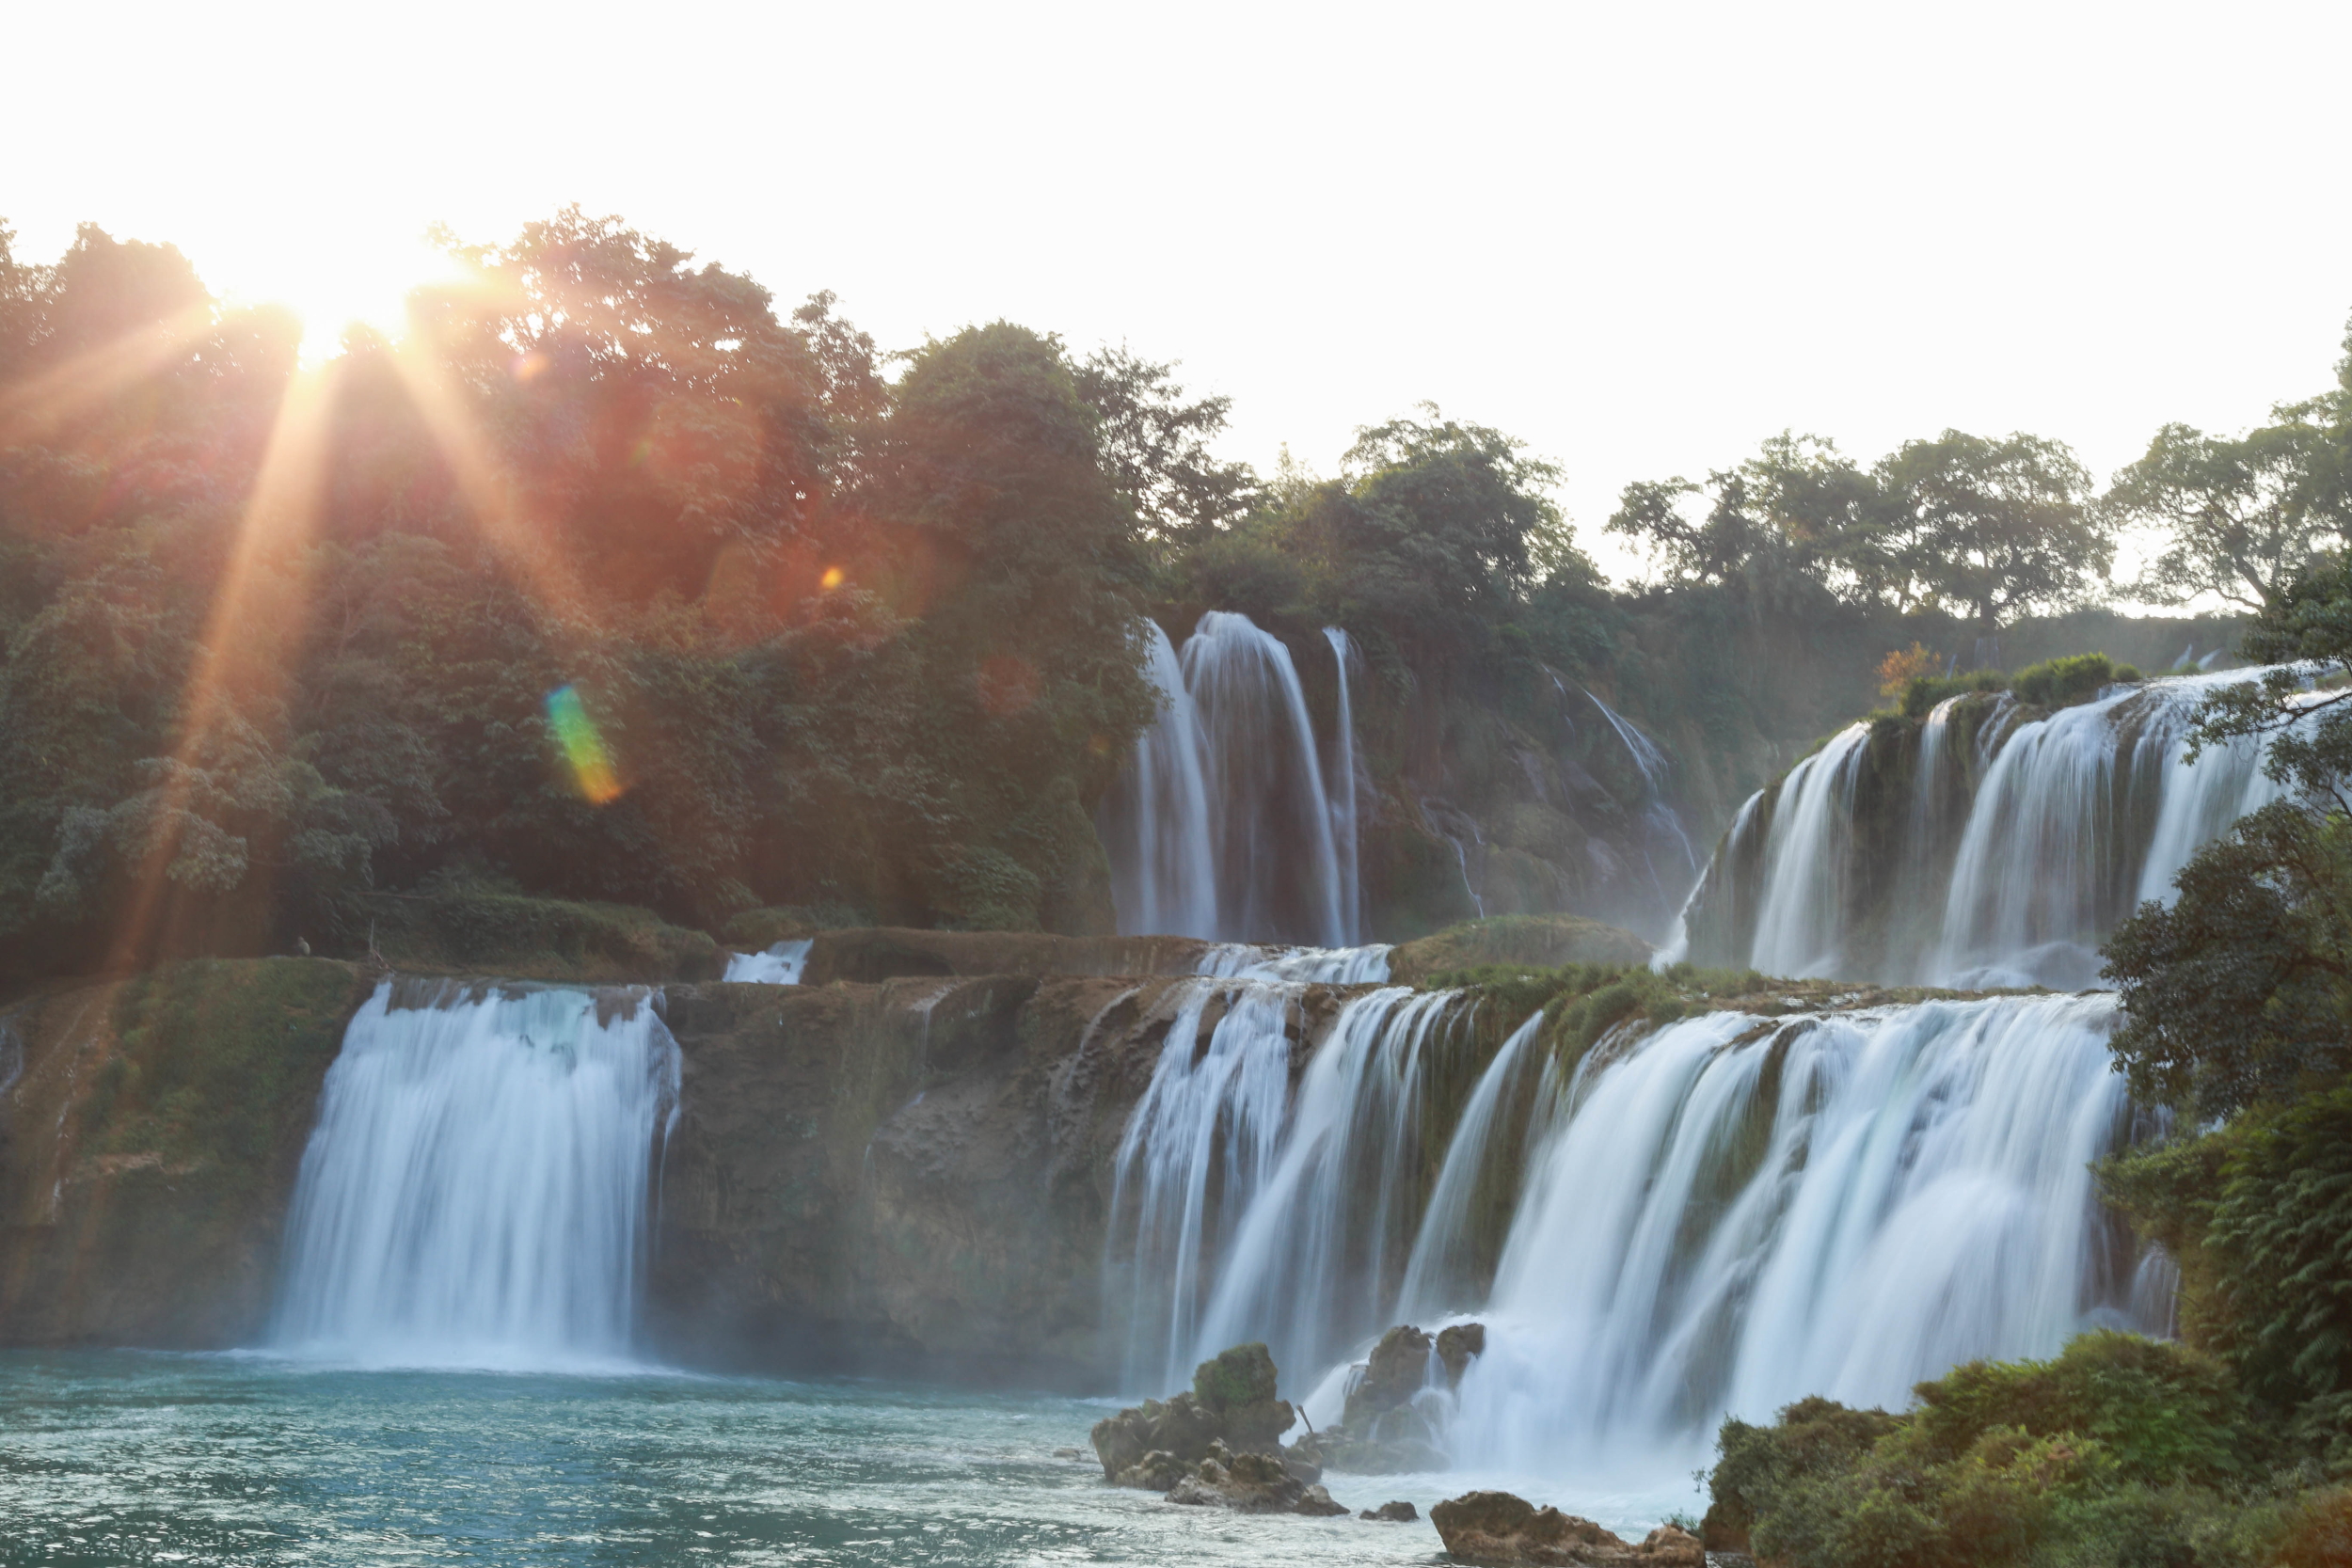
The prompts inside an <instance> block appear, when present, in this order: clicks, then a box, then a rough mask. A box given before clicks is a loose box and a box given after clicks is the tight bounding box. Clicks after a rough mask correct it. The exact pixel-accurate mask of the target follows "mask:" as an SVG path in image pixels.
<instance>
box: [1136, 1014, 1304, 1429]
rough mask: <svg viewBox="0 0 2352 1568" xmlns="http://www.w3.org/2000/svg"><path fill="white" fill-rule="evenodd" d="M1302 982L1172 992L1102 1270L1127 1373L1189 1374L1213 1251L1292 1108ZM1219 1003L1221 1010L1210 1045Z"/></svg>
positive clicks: (1140, 1378) (1151, 1378) (1263, 1169)
mask: <svg viewBox="0 0 2352 1568" xmlns="http://www.w3.org/2000/svg"><path fill="white" fill-rule="evenodd" d="M1303 989H1304V988H1303V987H1300V986H1297V985H1292V984H1286V983H1279V982H1269V981H1252V982H1244V983H1237V984H1236V983H1227V984H1219V983H1216V982H1214V981H1210V980H1197V981H1193V982H1190V983H1189V984H1187V985H1185V986H1184V987H1182V988H1181V989H1179V990H1176V991H1175V992H1173V996H1174V1010H1173V1015H1172V1016H1171V1018H1170V1019H1169V1021H1168V1038H1167V1043H1166V1044H1165V1045H1164V1046H1163V1047H1162V1048H1161V1051H1160V1057H1159V1061H1158V1063H1157V1064H1156V1065H1155V1067H1154V1068H1153V1069H1152V1082H1151V1085H1149V1086H1148V1087H1147V1088H1146V1089H1145V1090H1144V1092H1143V1098H1142V1099H1141V1100H1139V1101H1136V1107H1135V1109H1134V1110H1133V1111H1131V1112H1129V1113H1128V1117H1127V1127H1126V1131H1125V1132H1124V1133H1123V1134H1122V1135H1121V1136H1120V1144H1119V1152H1118V1155H1117V1157H1116V1161H1115V1164H1114V1169H1115V1171H1116V1175H1115V1177H1114V1185H1113V1187H1112V1191H1111V1224H1112V1230H1111V1232H1110V1235H1111V1239H1112V1242H1111V1244H1116V1243H1117V1242H1118V1240H1119V1239H1120V1237H1119V1227H1120V1226H1121V1225H1122V1223H1125V1222H1126V1221H1127V1217H1128V1215H1129V1213H1130V1210H1131V1207H1132V1215H1133V1218H1132V1235H1131V1237H1129V1238H1128V1243H1129V1244H1128V1251H1127V1256H1126V1257H1125V1258H1124V1259H1105V1263H1104V1282H1105V1288H1106V1290H1107V1291H1109V1292H1110V1293H1111V1294H1112V1296H1113V1297H1114V1298H1118V1297H1123V1298H1124V1299H1123V1300H1117V1299H1114V1301H1113V1302H1112V1309H1113V1311H1114V1312H1116V1311H1118V1310H1120V1308H1122V1307H1123V1309H1124V1312H1125V1316H1126V1321H1127V1325H1128V1351H1127V1357H1126V1363H1127V1370H1126V1375H1127V1381H1128V1383H1129V1385H1130V1386H1135V1387H1151V1388H1155V1389H1157V1388H1163V1387H1174V1386H1179V1385H1181V1384H1182V1383H1183V1382H1184V1379H1185V1378H1186V1377H1188V1376H1189V1375H1190V1374H1191V1370H1192V1362H1191V1361H1190V1360H1188V1359H1186V1357H1187V1356H1188V1355H1189V1354H1190V1352H1191V1349H1192V1345H1193V1342H1194V1338H1195V1335H1196V1332H1197V1330H1198V1328H1199V1324H1200V1307H1201V1303H1202V1297H1203V1295H1204V1288H1203V1280H1204V1277H1205V1275H1206V1272H1207V1271H1208V1270H1209V1269H1211V1268H1212V1267H1213V1265H1214V1250H1215V1248H1216V1245H1217V1244H1218V1243H1219V1242H1220V1240H1221V1238H1223V1237H1224V1236H1226V1235H1228V1234H1229V1233H1230V1232H1231V1230H1232V1227H1233V1225H1234V1223H1235V1222H1236V1221H1237V1220H1238V1219H1239V1217H1240V1214H1241V1212H1242V1210H1243V1209H1244V1208H1245V1207H1246V1206H1247V1204H1248V1198H1249V1196H1250V1195H1252V1194H1253V1193H1255V1192H1256V1191H1257V1189H1258V1186H1259V1184H1260V1183H1261V1182H1262V1181H1263V1180H1264V1177H1265V1175H1266V1173H1267V1172H1268V1171H1270V1170H1272V1169H1273V1167H1274V1160H1275V1155H1276V1151H1277V1149H1278V1148H1279V1144H1280V1141H1281V1137H1282V1133H1283V1131H1284V1126H1285V1123H1286V1121H1287V1119H1288V1113H1289V1108H1290V1083H1291V1039H1290V1037H1291V1032H1292V1029H1293V1027H1294V1020H1295V1015H1296V1012H1297V1001H1298V998H1299V996H1300V995H1301V993H1302V991H1303ZM1212 1004H1215V1005H1217V1006H1221V1007H1222V1009H1223V1012H1222V1015H1221V1016H1220V1017H1218V1018H1217V1019H1216V1023H1215V1024H1214V1026H1211V1027H1210V1031H1209V1036H1208V1039H1207V1041H1206V1043H1205V1045H1204V1044H1203V1042H1202V1040H1201V1030H1202V1028H1203V1026H1204V1025H1205V1024H1206V1022H1207V1018H1208V1013H1209V1008H1210V1006H1211V1005H1212Z"/></svg>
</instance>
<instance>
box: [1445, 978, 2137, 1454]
mask: <svg viewBox="0 0 2352 1568" xmlns="http://www.w3.org/2000/svg"><path fill="white" fill-rule="evenodd" d="M2112 1016H2113V1004H2112V1002H2111V1001H2109V1000H2108V999H2107V998H2106V997H2102V996H2090V997H2071V996H2061V997H2031V998H1994V999H1986V1000H1982V1001H1972V1002H1931V1003H1925V1004H1921V1005H1918V1006H1901V1007H1888V1008H1883V1009H1874V1010H1870V1011H1866V1012H1857V1013H1851V1014H1845V1015H1837V1014H1832V1015H1828V1016H1821V1017H1806V1018H1799V1019H1795V1020H1790V1021H1779V1020H1772V1021H1767V1020H1760V1019H1756V1018H1753V1017H1750V1016H1747V1015H1744V1014H1740V1013H1728V1012H1726V1013H1710V1014H1705V1015H1701V1016H1699V1017H1696V1018H1692V1019H1688V1020H1685V1021H1682V1022H1677V1023H1674V1024H1671V1025H1669V1026H1667V1027H1666V1028H1664V1029H1661V1030H1660V1031H1658V1032H1657V1033H1656V1034H1654V1035H1652V1036H1650V1037H1647V1038H1645V1039H1643V1040H1641V1041H1640V1042H1638V1043H1636V1044H1631V1045H1630V1046H1629V1048H1627V1049H1624V1050H1622V1051H1612V1050H1610V1049H1608V1047H1607V1046H1606V1044H1604V1046H1602V1047H1600V1048H1597V1049H1596V1050H1595V1052H1594V1053H1591V1054H1590V1055H1588V1056H1587V1057H1586V1058H1585V1060H1584V1061H1583V1062H1582V1063H1581V1064H1579V1066H1578V1067H1577V1068H1576V1069H1574V1070H1573V1071H1571V1072H1570V1073H1569V1074H1568V1075H1567V1076H1566V1080H1565V1083H1563V1084H1560V1085H1558V1093H1557V1094H1556V1096H1539V1097H1538V1101H1537V1104H1536V1106H1535V1111H1534V1114H1535V1115H1537V1116H1539V1117H1543V1118H1544V1119H1545V1121H1546V1123H1547V1125H1545V1126H1543V1127H1542V1128H1540V1129H1538V1130H1537V1131H1536V1132H1534V1134H1533V1135H1531V1136H1530V1138H1529V1140H1528V1151H1527V1155H1526V1160H1525V1164H1524V1170H1523V1173H1522V1175H1521V1178H1520V1181H1519V1186H1518V1197H1517V1201H1516V1203H1515V1204H1514V1206H1513V1210H1512V1214H1511V1219H1510V1222H1509V1229H1508V1240H1507V1241H1506V1242H1505V1243H1504V1245H1503V1249H1502V1257H1501V1259H1499V1261H1498V1263H1497V1266H1496V1269H1495V1274H1494V1281H1493V1285H1492V1288H1491V1290H1490V1291H1489V1292H1488V1295H1487V1299H1486V1302H1485V1304H1484V1305H1483V1307H1481V1308H1480V1310H1481V1312H1482V1314H1483V1315H1484V1316H1485V1318H1486V1322H1487V1323H1488V1325H1489V1327H1488V1345H1489V1353H1488V1354H1487V1355H1486V1357H1485V1358H1484V1359H1483V1360H1482V1361H1481V1363H1480V1364H1479V1365H1478V1366H1477V1368H1476V1369H1475V1370H1473V1372H1472V1373H1471V1375H1470V1377H1469V1378H1467V1379H1466V1380H1465V1382H1464V1384H1463V1386H1462V1389H1461V1395H1460V1412H1459V1417H1458V1419H1457V1420H1456V1422H1455V1426H1454V1451H1455V1453H1456V1455H1457V1457H1458V1458H1460V1459H1462V1460H1463V1461H1465V1462H1467V1463H1471V1464H1478V1463H1488V1464H1518V1465H1524V1464H1527V1463H1530V1462H1549V1463H1577V1464H1580V1465H1586V1466H1598V1465H1605V1464H1607V1463H1608V1462H1609V1461H1610V1460H1611V1459H1612V1458H1613V1457H1617V1456H1623V1455H1626V1454H1629V1453H1637V1452H1644V1451H1648V1452H1655V1451H1657V1450H1658V1449H1661V1448H1665V1447H1672V1446H1676V1445H1685V1446H1689V1447H1691V1448H1692V1449H1693V1450H1694V1451H1699V1452H1703V1451H1704V1449H1705V1447H1706V1444H1707V1442H1708V1439H1709V1438H1710V1437H1711V1435H1712V1433H1713V1431H1714V1428H1715V1425H1716V1423H1717V1421H1718V1420H1719V1419H1720V1418H1721V1417H1722V1416H1723V1415H1724V1414H1725V1413H1732V1414H1737V1415H1740V1416H1742V1417H1746V1418H1751V1419H1769V1418H1771V1416H1772V1413H1773V1412H1774V1411H1776V1410H1778V1409H1779V1408H1780V1407H1781V1406H1782V1405H1784V1404H1787V1403H1788V1402H1790V1401H1792V1400H1795V1399H1799V1398H1802V1397H1804V1395H1807V1394H1823V1395H1826V1396H1828V1397H1829V1398H1832V1399H1836V1400H1841V1401H1844V1402H1850V1403H1856V1404H1876V1405H1883V1406H1886V1407H1888V1408H1893V1409H1899V1408H1901V1407H1902V1405H1903V1404H1904V1403H1905V1402H1906V1401H1907V1400H1908V1398H1909V1394H1910V1390H1911V1387H1912V1386H1913V1385H1914V1384H1915V1383H1917V1382H1919V1381H1921V1380H1923V1379H1926V1378H1931V1377H1936V1376H1939V1375H1941V1374H1942V1373H1943V1372H1944V1371H1946V1370H1948V1369H1949V1368H1951V1367H1952V1366H1954V1365H1956V1364H1958V1363H1959V1362H1962V1361H1965V1360H1970V1359H1973V1358H1976V1357H1979V1356H1993V1357H2000V1358H2014V1357H2019V1356H2041V1355H2049V1354H2055V1353H2056V1352H2057V1351H2058V1349H2059V1348H2060V1347H2061V1346H2062V1345H2063V1344H2064V1343H2065V1341H2066V1339H2067V1338H2069V1337H2070V1336H2071V1335H2073V1334H2075V1333H2077V1332H2080V1331H2081V1330H2082V1329H2084V1328H2086V1327H2089V1326H2091V1325H2092V1324H2094V1323H2101V1322H2111V1323H2120V1322H2122V1321H2123V1319H2124V1317H2125V1315H2126V1314H2127V1312H2128V1309H2129V1304H2130V1302H2131V1299H2132V1277H2133V1272H2134V1265H2135V1263H2136V1261H2137V1259H2136V1258H2135V1256H2134V1254H2133V1250H2132V1248H2131V1246H2130V1244H2129V1243H2128V1241H2127V1239H2126V1238H2125V1237H2124V1236H2123V1234H2122V1231H2121V1229H2120V1227H2117V1226H2116V1225H2115V1224H2114V1223H2113V1222H2111V1221H2110V1220H2109V1219H2108V1218H2107V1216H2106V1215H2105V1214H2103V1212H2101V1210H2100V1208H2099V1206H2098V1204H2097V1201H2096V1198H2095V1196H2094V1194H2093V1190H2092V1184H2091V1175H2090V1169H2089V1165H2090V1162H2091V1161H2093V1160H2095V1159H2096V1158H2098V1157H2099V1156H2100V1155H2102V1154H2104V1153H2106V1152H2107V1151H2109V1150H2110V1149H2112V1148H2115V1147H2117V1145H2118V1143H2119V1141H2120V1140H2121V1139H2122V1137H2123V1136H2124V1135H2125V1134H2126V1132H2128V1131H2129V1117H2130V1111H2129V1107H2128V1105H2127V1103H2126V1101H2125V1099H2124V1096H2123V1085H2122V1078H2121V1077H2119V1076H2118V1075H2117V1074H2116V1073H2115V1072H2114V1071H2112V1070H2111V1069H2110V1058H2109V1056H2108V1053H2107V1049H2106V1037H2107V1033H2108V1028H2109V1025H2110V1022H2111V1020H2112ZM2145 1326H2153V1327H2156V1328H2161V1326H2162V1324H2161V1323H2157V1324H2153V1325H2145Z"/></svg>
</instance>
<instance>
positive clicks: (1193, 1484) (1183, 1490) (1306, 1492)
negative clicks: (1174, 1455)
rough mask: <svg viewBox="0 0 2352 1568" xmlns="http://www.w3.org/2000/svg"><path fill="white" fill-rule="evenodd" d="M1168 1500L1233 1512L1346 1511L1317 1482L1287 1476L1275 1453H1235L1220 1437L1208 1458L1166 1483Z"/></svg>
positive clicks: (1319, 1514) (1324, 1513)
mask: <svg viewBox="0 0 2352 1568" xmlns="http://www.w3.org/2000/svg"><path fill="white" fill-rule="evenodd" d="M1168 1501H1169V1502H1172V1503H1182V1504H1186V1505H1189V1506H1192V1507H1196V1508H1200V1507H1209V1508H1230V1509H1232V1510H1233V1511H1234V1512H1235V1513H1304V1514H1309V1515H1311V1516H1315V1517H1330V1516H1332V1515H1335V1514H1341V1513H1346V1512H1347V1509H1346V1506H1345V1505H1344V1504H1342V1503H1336V1502H1333V1501H1332V1500H1331V1494H1330V1493H1328V1492H1327V1491H1325V1490H1324V1489H1323V1488H1322V1487H1321V1486H1311V1485H1308V1484H1306V1483H1305V1482H1303V1481H1299V1479H1298V1478H1297V1477H1295V1476H1294V1475H1292V1474H1291V1473H1290V1471H1289V1469H1288V1468H1287V1467H1286V1466H1285V1465H1283V1463H1282V1460H1281V1458H1280V1456H1279V1455H1277V1454H1270V1453H1250V1452H1243V1453H1235V1452H1234V1451H1233V1450H1232V1449H1229V1448H1227V1447H1226V1446H1225V1445H1224V1443H1222V1442H1218V1443H1215V1444H1213V1445H1211V1448H1210V1452H1209V1455H1208V1457H1207V1458H1205V1459H1203V1460H1201V1461H1200V1464H1198V1465H1194V1466H1193V1469H1192V1473H1191V1474H1190V1475H1187V1476H1184V1478H1182V1479H1181V1480H1179V1481H1177V1482H1176V1483H1175V1484H1174V1485H1173V1486H1171V1487H1169V1488H1168Z"/></svg>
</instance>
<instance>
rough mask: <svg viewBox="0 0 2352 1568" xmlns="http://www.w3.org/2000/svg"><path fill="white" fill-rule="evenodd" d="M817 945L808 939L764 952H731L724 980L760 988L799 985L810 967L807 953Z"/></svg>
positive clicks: (779, 944)
mask: <svg viewBox="0 0 2352 1568" xmlns="http://www.w3.org/2000/svg"><path fill="white" fill-rule="evenodd" d="M816 945H817V944H816V943H815V942H812V941H810V940H809V939H808V938H806V937H803V938H800V939H799V940H797V941H793V942H777V943H776V944H775V945H774V946H773V947H771V948H769V949H768V950H767V951H766V952H764V953H730V954H728V955H727V972H726V973H725V974H723V975H721V976H720V978H721V979H723V980H735V981H739V982H742V983H746V984H750V985H757V986H797V985H799V984H800V983H801V975H802V974H803V971H805V970H806V969H807V968H808V950H809V949H810V948H812V947H814V946H816Z"/></svg>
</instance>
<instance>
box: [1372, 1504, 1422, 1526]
mask: <svg viewBox="0 0 2352 1568" xmlns="http://www.w3.org/2000/svg"><path fill="white" fill-rule="evenodd" d="M1356 1517H1357V1518H1359V1519H1370V1520H1372V1521H1373V1522H1375V1524H1388V1525H1409V1524H1411V1523H1412V1522H1413V1521H1414V1520H1416V1519H1418V1518H1420V1517H1421V1510H1420V1509H1418V1508H1415V1507H1414V1506H1413V1505H1412V1504H1411V1503H1406V1502H1388V1503H1382V1504H1381V1505H1380V1506H1379V1507H1378V1508H1368V1509H1365V1510H1364V1511H1363V1512H1362V1513H1359V1514H1358V1515H1356Z"/></svg>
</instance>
